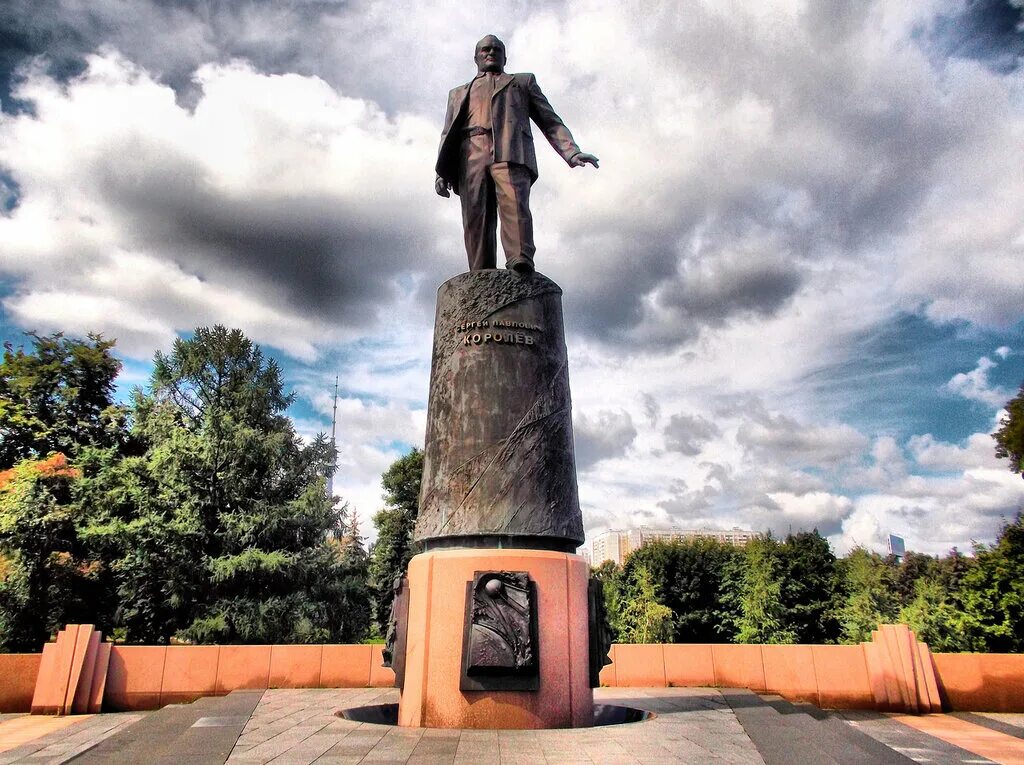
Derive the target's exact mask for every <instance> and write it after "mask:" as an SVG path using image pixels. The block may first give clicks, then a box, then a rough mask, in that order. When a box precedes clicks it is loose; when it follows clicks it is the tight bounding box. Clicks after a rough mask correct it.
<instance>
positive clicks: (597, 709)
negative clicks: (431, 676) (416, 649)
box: [335, 704, 655, 726]
mask: <svg viewBox="0 0 1024 765" xmlns="http://www.w3.org/2000/svg"><path fill="white" fill-rule="evenodd" d="M335 714H336V715H337V716H338V717H343V718H345V719H346V720H351V721H352V722H362V723H373V724H374V725H398V704H367V705H366V706H362V707H351V708H349V709H342V710H340V711H338V712H336V713H335ZM654 716H655V714H654V712H648V711H647V710H644V709H637V708H635V707H624V706H620V705H618V704H594V725H595V726H598V725H622V724H624V723H635V722H643V721H644V720H650V719H651V718H653V717H654Z"/></svg>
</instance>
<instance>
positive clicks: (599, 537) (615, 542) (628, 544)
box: [583, 526, 758, 566]
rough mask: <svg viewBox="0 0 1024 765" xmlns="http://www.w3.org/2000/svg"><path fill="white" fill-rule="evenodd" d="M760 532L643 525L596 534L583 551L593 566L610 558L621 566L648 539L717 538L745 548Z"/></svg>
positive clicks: (736, 529)
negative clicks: (626, 529) (663, 527)
mask: <svg viewBox="0 0 1024 765" xmlns="http://www.w3.org/2000/svg"><path fill="white" fill-rule="evenodd" d="M757 535H758V534H757V532H755V531H749V530H747V529H741V528H739V527H733V528H731V529H727V530H723V529H680V528H671V529H653V528H650V527H648V526H641V527H639V528H636V529H631V530H630V531H619V530H617V529H611V530H609V531H604V532H602V533H600V534H596V535H595V536H594V537H592V538H591V539H590V540H589V541H588V542H587V543H586V545H585V549H586V552H585V553H584V554H583V555H584V557H585V558H587V559H588V560H589V562H590V565H591V566H600V565H601V564H602V563H604V562H605V561H607V560H610V561H613V562H614V563H616V564H617V565H619V566H621V565H622V563H623V561H625V560H626V556H627V555H629V554H630V553H631V552H632V551H633V550H637V549H639V548H641V547H643V546H644V545H645V544H647V543H648V542H653V541H655V540H660V541H665V542H670V541H672V540H675V539H693V538H695V537H704V538H707V539H716V540H718V541H719V542H724V543H726V544H731V545H735V546H736V547H742V546H743V545H745V544H746V543H747V542H749V541H750V540H751V539H753V538H754V537H756V536H757Z"/></svg>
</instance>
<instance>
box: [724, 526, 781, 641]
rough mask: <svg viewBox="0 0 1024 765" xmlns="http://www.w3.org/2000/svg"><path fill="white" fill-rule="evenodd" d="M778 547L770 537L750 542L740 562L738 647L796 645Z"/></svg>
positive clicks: (737, 621)
mask: <svg viewBox="0 0 1024 765" xmlns="http://www.w3.org/2000/svg"><path fill="white" fill-rule="evenodd" d="M778 548H779V543H778V542H776V541H775V540H774V539H772V538H771V536H763V537H757V538H756V539H752V540H750V541H749V542H747V544H746V546H745V547H744V548H743V555H742V558H740V564H739V565H740V566H741V567H742V576H741V578H740V589H739V593H738V604H739V618H738V619H737V620H736V642H738V643H793V642H795V640H796V635H795V633H794V632H793V630H791V629H789V628H788V627H787V625H786V609H785V606H784V605H783V602H782V579H781V573H782V562H781V559H780V558H781V556H780V555H779V549H778Z"/></svg>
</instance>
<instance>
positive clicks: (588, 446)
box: [573, 409, 636, 470]
mask: <svg viewBox="0 0 1024 765" xmlns="http://www.w3.org/2000/svg"><path fill="white" fill-rule="evenodd" d="M573 436H574V439H575V442H576V467H577V468H579V469H580V470H587V469H589V468H590V467H592V466H593V465H595V464H597V463H598V462H600V461H601V460H604V459H608V458H610V457H621V456H622V455H623V454H625V452H626V449H627V448H628V447H629V445H630V444H632V443H633V441H634V439H636V427H635V426H634V425H633V418H632V417H630V415H629V413H628V412H625V411H622V410H620V411H617V412H616V411H610V410H606V409H605V410H601V411H599V412H597V413H596V414H595V415H594V416H592V417H589V416H587V415H586V414H585V413H583V412H577V413H576V414H575V416H574V417H573Z"/></svg>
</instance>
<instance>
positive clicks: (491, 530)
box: [415, 270, 583, 552]
mask: <svg viewBox="0 0 1024 765" xmlns="http://www.w3.org/2000/svg"><path fill="white" fill-rule="evenodd" d="M415 539H416V541H417V542H418V543H420V545H421V548H422V549H424V550H431V549H438V548H440V547H453V546H466V545H472V546H478V547H479V546H485V547H492V548H499V547H534V548H537V547H540V548H546V549H557V550H561V551H563V552H574V551H575V550H576V548H577V547H578V546H579V545H581V544H582V543H583V522H582V518H581V515H580V505H579V498H578V496H577V489H576V464H575V459H574V456H573V443H572V411H571V405H570V400H569V370H568V366H567V361H566V353H565V338H564V330H563V327H562V290H561V288H559V286H558V285H557V284H555V283H554V282H553V281H551V280H550V279H548V278H547V277H545V276H543V275H541V274H533V275H532V276H528V277H523V276H520V275H519V274H517V273H515V272H514V271H506V270H493V271H470V272H468V273H464V274H460V275H459V276H456V277H455V278H453V279H449V280H448V281H447V282H445V283H444V284H442V285H441V288H440V289H439V290H438V292H437V316H436V319H435V323H434V351H433V359H432V366H431V373H430V403H429V407H428V409H427V439H426V449H425V454H424V467H423V488H422V492H421V494H420V510H419V521H418V522H417V524H416V534H415Z"/></svg>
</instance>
